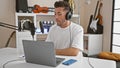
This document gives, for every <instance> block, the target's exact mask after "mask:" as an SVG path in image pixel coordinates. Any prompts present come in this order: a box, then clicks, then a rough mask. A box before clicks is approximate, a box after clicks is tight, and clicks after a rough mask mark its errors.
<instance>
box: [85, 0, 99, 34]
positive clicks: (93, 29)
mask: <svg viewBox="0 0 120 68" xmlns="http://www.w3.org/2000/svg"><path fill="white" fill-rule="evenodd" d="M98 5H99V0H98V1H97V5H96V9H95V13H94V16H93V15H91V16H90V20H89V25H88V28H87V33H92V34H95V33H96V31H97V22H98V20H99V19H96V13H97V9H98Z"/></svg>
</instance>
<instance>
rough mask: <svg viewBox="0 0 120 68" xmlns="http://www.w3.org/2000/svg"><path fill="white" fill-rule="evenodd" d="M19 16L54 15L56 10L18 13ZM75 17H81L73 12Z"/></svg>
mask: <svg viewBox="0 0 120 68" xmlns="http://www.w3.org/2000/svg"><path fill="white" fill-rule="evenodd" d="M16 15H17V16H40V15H42V16H43V15H44V16H53V15H54V12H48V13H16ZM73 17H79V15H78V14H73Z"/></svg>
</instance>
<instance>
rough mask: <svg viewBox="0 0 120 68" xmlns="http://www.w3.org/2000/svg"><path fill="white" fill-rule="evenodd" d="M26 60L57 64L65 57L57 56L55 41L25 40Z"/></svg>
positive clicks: (49, 64)
mask: <svg viewBox="0 0 120 68" xmlns="http://www.w3.org/2000/svg"><path fill="white" fill-rule="evenodd" d="M23 49H24V54H25V60H26V62H28V63H35V64H41V65H48V66H53V67H55V66H57V65H58V64H60V63H61V62H62V61H63V60H64V58H56V56H55V49H54V44H53V42H45V41H33V40H23Z"/></svg>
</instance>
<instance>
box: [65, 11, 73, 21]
mask: <svg viewBox="0 0 120 68" xmlns="http://www.w3.org/2000/svg"><path fill="white" fill-rule="evenodd" d="M71 17H72V12H71V11H69V12H67V13H66V16H65V18H66V20H70V19H71Z"/></svg>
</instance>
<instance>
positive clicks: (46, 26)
mask: <svg viewBox="0 0 120 68" xmlns="http://www.w3.org/2000/svg"><path fill="white" fill-rule="evenodd" d="M39 25H40V30H41V32H42V33H48V32H49V29H50V27H51V26H52V25H54V21H40V22H39Z"/></svg>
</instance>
